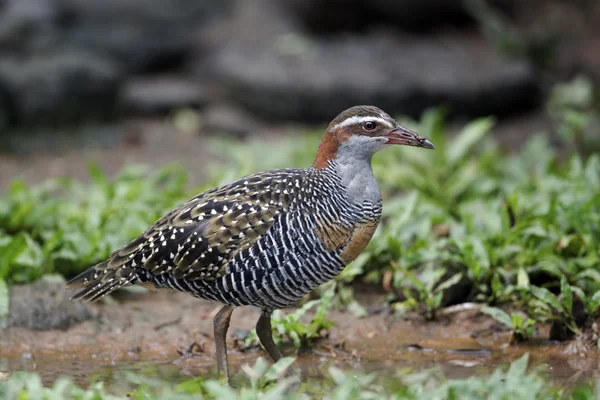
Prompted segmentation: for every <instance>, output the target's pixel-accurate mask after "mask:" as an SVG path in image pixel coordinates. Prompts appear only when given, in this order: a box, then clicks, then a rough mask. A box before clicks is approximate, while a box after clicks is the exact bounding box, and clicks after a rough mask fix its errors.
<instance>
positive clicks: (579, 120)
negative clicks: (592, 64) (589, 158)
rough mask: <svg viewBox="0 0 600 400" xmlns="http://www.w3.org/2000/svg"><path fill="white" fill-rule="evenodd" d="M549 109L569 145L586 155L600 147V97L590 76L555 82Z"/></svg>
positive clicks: (570, 147)
mask: <svg viewBox="0 0 600 400" xmlns="http://www.w3.org/2000/svg"><path fill="white" fill-rule="evenodd" d="M547 110H548V114H549V115H550V117H551V118H552V120H553V121H554V123H555V125H556V128H555V129H556V132H557V133H558V136H559V138H560V139H561V140H562V142H563V144H564V145H565V146H566V147H567V148H569V149H574V150H577V151H579V152H582V153H583V154H591V153H593V152H595V151H598V150H600V139H599V138H598V137H599V135H598V133H599V132H600V96H599V95H598V91H597V89H596V88H594V85H593V83H592V81H591V80H590V79H588V78H586V77H584V76H578V77H576V78H574V79H573V80H572V81H570V82H565V83H558V84H556V85H555V86H554V87H553V88H552V92H551V94H550V99H549V100H548V105H547Z"/></svg>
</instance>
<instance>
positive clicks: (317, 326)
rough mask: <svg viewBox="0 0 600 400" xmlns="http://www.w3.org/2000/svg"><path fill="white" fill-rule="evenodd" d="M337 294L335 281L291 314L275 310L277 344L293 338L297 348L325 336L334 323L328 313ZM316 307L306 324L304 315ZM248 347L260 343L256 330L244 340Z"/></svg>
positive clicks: (273, 323) (274, 329) (274, 325)
mask: <svg viewBox="0 0 600 400" xmlns="http://www.w3.org/2000/svg"><path fill="white" fill-rule="evenodd" d="M334 294H335V282H333V283H331V284H329V287H328V288H327V289H326V290H324V291H323V293H322V296H321V298H320V299H318V300H310V301H307V302H306V303H304V304H303V305H302V307H300V308H298V309H297V310H295V311H293V312H292V313H290V314H287V315H284V314H283V313H282V312H281V310H275V311H274V312H273V317H272V319H271V325H272V328H273V340H274V341H275V343H276V344H277V345H279V344H281V343H282V342H284V341H286V340H291V342H292V343H293V344H294V347H295V349H296V350H299V349H300V348H302V347H306V346H310V345H311V344H312V342H313V341H314V340H315V339H318V338H320V337H323V336H324V335H326V334H327V332H328V331H329V328H331V326H332V325H333V323H332V322H331V321H330V320H328V319H327V313H328V312H329V310H330V308H331V304H332V301H333V296H334ZM315 307H316V310H315V314H314V316H313V317H312V319H311V321H310V322H309V323H308V324H306V323H304V322H302V319H303V318H304V316H305V315H306V314H307V313H308V312H309V311H310V310H312V309H313V308H315ZM244 345H245V346H246V347H252V346H257V345H259V341H258V336H257V335H256V331H255V330H253V331H252V332H251V333H250V334H249V335H248V336H247V337H246V339H245V340H244Z"/></svg>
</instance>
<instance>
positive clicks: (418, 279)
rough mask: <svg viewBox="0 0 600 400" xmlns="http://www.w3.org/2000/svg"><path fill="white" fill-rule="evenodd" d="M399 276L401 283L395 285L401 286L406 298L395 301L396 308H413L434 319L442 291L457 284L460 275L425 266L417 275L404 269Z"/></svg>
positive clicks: (429, 318) (440, 301)
mask: <svg viewBox="0 0 600 400" xmlns="http://www.w3.org/2000/svg"><path fill="white" fill-rule="evenodd" d="M448 276H449V277H448ZM399 277H400V279H401V280H402V283H399V284H396V286H401V287H402V293H403V294H404V296H405V297H406V300H405V301H403V302H400V303H397V304H396V308H397V309H415V310H418V311H419V312H421V313H422V314H423V315H424V316H425V318H427V319H428V320H434V319H435V318H436V312H437V310H439V309H440V307H441V306H442V299H443V296H444V292H445V291H446V290H447V289H448V288H450V287H452V286H454V285H455V284H457V283H458V282H459V281H460V280H461V278H462V275H461V274H449V275H448V274H447V272H446V270H445V269H443V268H438V269H432V268H427V269H425V270H424V271H423V272H422V273H421V274H420V275H419V276H416V275H415V274H413V273H412V272H411V271H404V272H403V273H402V274H401V275H399ZM406 283H410V284H411V286H408V285H406Z"/></svg>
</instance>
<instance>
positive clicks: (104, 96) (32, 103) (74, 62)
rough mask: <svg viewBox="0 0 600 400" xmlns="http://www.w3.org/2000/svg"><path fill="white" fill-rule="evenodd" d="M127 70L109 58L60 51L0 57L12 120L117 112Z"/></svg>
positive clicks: (1, 87)
mask: <svg viewBox="0 0 600 400" xmlns="http://www.w3.org/2000/svg"><path fill="white" fill-rule="evenodd" d="M121 74H122V71H121V69H120V67H119V65H118V64H116V63H115V62H111V61H110V60H108V59H106V58H105V57H99V56H97V55H95V54H91V53H87V52H83V51H69V50H64V51H61V50H56V51H53V52H48V53H42V54H39V55H32V56H31V57H27V58H18V57H11V58H4V59H2V60H0V93H5V95H6V96H7V97H8V98H9V99H10V103H11V107H10V108H11V109H12V113H13V114H14V115H11V116H10V119H11V120H14V121H16V122H18V123H27V124H36V123H51V122H64V121H70V120H72V119H74V118H76V119H80V118H84V117H88V118H89V117H91V118H99V117H105V116H106V115H107V114H108V115H111V114H112V111H113V110H114V104H115V101H116V95H117V89H118V86H119V81H120V79H121Z"/></svg>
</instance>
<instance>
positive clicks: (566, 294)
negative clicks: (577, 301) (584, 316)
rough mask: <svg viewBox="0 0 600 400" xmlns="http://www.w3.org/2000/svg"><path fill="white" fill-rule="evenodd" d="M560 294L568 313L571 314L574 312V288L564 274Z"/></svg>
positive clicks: (561, 279)
mask: <svg viewBox="0 0 600 400" xmlns="http://www.w3.org/2000/svg"><path fill="white" fill-rule="evenodd" d="M560 294H561V296H562V304H563V306H564V310H565V311H566V312H567V314H568V315H571V313H572V312H573V290H572V289H571V286H570V285H569V283H568V282H567V278H566V277H565V276H564V275H563V276H562V277H561V278H560Z"/></svg>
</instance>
